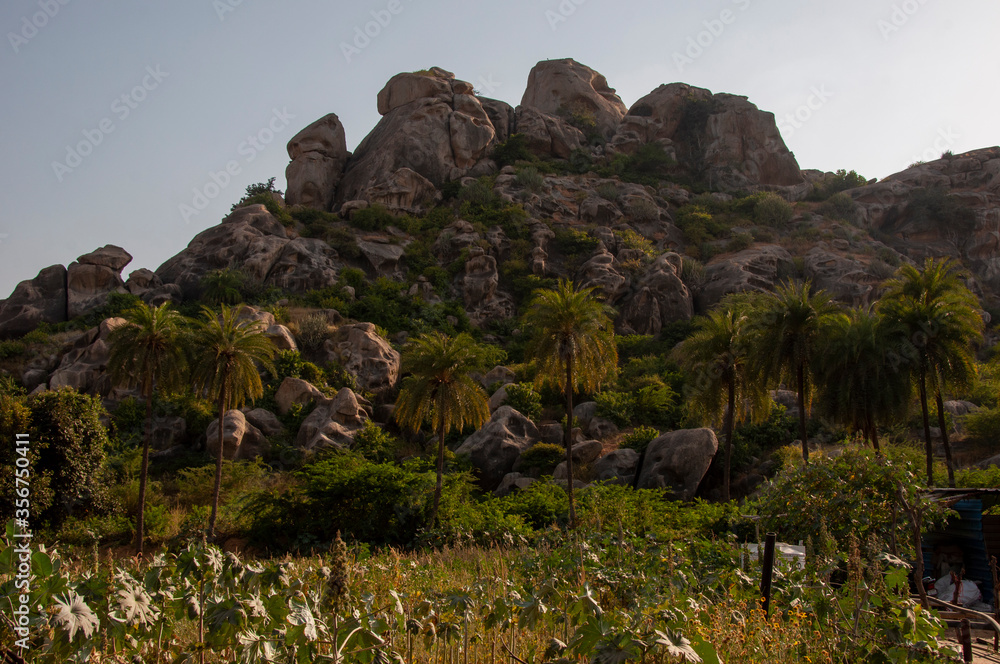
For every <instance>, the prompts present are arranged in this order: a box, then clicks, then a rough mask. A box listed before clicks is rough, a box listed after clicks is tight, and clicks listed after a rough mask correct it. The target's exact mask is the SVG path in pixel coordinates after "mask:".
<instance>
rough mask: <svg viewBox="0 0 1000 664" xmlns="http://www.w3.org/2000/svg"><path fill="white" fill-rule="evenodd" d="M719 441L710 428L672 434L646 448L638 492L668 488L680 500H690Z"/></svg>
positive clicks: (716, 449)
mask: <svg viewBox="0 0 1000 664" xmlns="http://www.w3.org/2000/svg"><path fill="white" fill-rule="evenodd" d="M718 451H719V441H718V439H717V438H716V437H715V432H714V431H712V430H711V429H685V430H681V431H671V432H669V433H665V434H663V435H662V436H660V437H659V438H656V439H654V440H653V441H652V442H651V443H650V444H649V446H648V447H647V448H646V456H645V459H644V460H643V463H642V468H641V470H640V471H639V480H638V482H637V483H636V487H637V488H639V489H667V490H668V491H669V492H670V493H672V494H673V495H675V496H676V497H677V498H678V499H679V500H691V499H692V498H694V495H695V493H696V492H697V491H698V485H699V484H701V480H702V479H703V478H704V477H705V473H707V472H708V468H709V466H711V465H712V459H713V458H714V457H715V453H716V452H718Z"/></svg>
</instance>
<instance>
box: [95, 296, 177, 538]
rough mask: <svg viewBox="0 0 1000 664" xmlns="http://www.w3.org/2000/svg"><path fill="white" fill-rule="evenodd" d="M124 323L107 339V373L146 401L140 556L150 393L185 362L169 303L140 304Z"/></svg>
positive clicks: (170, 382) (173, 379)
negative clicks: (154, 305) (108, 350)
mask: <svg viewBox="0 0 1000 664" xmlns="http://www.w3.org/2000/svg"><path fill="white" fill-rule="evenodd" d="M125 321H126V322H125V323H124V324H122V325H121V326H119V327H118V328H116V329H115V330H113V331H112V332H111V334H110V335H109V336H108V345H109V346H110V355H109V357H108V370H109V371H110V373H111V376H112V378H113V380H114V381H115V382H116V383H118V384H126V385H128V386H129V387H131V386H138V387H139V392H140V393H141V394H142V397H143V398H144V399H145V400H146V435H145V437H144V439H143V443H142V467H141V470H140V473H139V513H138V515H137V516H136V527H135V547H136V551H137V552H138V553H139V554H142V543H143V536H144V534H145V508H146V478H147V476H148V473H149V443H150V438H151V437H152V426H153V394H154V393H155V392H156V391H157V390H163V389H169V388H170V387H173V386H176V385H178V384H179V383H180V382H181V380H182V378H183V376H184V374H185V372H186V369H187V362H186V354H185V352H184V347H183V343H182V336H181V325H182V324H183V317H182V316H181V315H180V314H179V313H177V312H176V311H173V310H172V309H171V308H170V305H169V304H161V305H160V306H158V307H151V306H149V305H148V304H141V305H139V306H137V307H135V308H133V309H130V310H129V311H127V312H126V313H125Z"/></svg>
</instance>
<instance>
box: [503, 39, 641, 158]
mask: <svg viewBox="0 0 1000 664" xmlns="http://www.w3.org/2000/svg"><path fill="white" fill-rule="evenodd" d="M521 108H533V109H536V110H538V111H541V112H542V113H547V114H548V115H552V116H556V117H560V118H570V119H573V120H575V121H576V123H577V125H578V126H579V125H584V126H588V125H589V126H592V127H593V129H594V130H595V131H596V132H597V133H598V134H600V135H601V136H603V137H604V138H605V139H608V138H611V136H613V135H614V133H615V130H616V129H617V128H618V124H619V123H620V122H621V119H622V118H623V117H624V116H625V112H626V107H625V104H624V103H623V102H622V100H621V98H620V97H619V96H618V95H617V94H615V90H614V88H612V87H610V86H609V85H608V81H607V79H606V78H604V76H602V75H601V74H599V73H597V72H596V71H594V70H593V69H591V68H590V67H588V66H586V65H582V64H580V63H579V62H577V61H575V60H572V59H569V58H567V59H564V60H544V61H542V62H539V63H538V64H536V65H535V66H534V67H533V68H532V69H531V72H530V73H529V74H528V84H527V86H526V88H525V91H524V96H522V97H521Z"/></svg>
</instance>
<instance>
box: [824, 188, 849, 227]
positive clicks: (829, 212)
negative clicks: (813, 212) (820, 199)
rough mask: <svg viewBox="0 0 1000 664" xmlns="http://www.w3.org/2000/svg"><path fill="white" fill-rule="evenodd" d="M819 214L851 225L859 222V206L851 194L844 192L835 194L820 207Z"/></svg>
mask: <svg viewBox="0 0 1000 664" xmlns="http://www.w3.org/2000/svg"><path fill="white" fill-rule="evenodd" d="M818 212H819V213H820V214H823V215H826V216H827V217H830V218H831V219H841V220H843V221H846V222H849V223H855V222H857V220H858V204H857V203H855V202H854V199H853V198H851V197H850V195H849V194H845V193H843V192H841V193H837V194H834V195H833V196H831V197H830V198H828V199H827V200H826V202H824V203H823V204H822V205H820V206H819V209H818Z"/></svg>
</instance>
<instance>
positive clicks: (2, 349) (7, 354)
mask: <svg viewBox="0 0 1000 664" xmlns="http://www.w3.org/2000/svg"><path fill="white" fill-rule="evenodd" d="M26 352H28V347H27V346H25V345H24V343H22V342H20V341H0V360H7V359H10V358H12V357H20V356H22V355H24V354H25V353H26Z"/></svg>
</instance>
